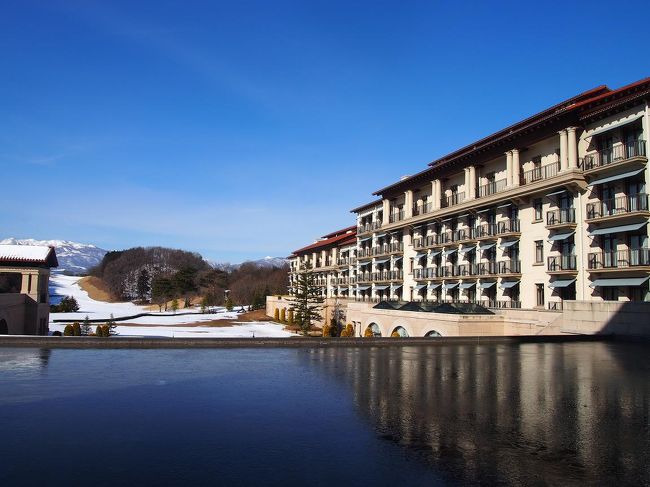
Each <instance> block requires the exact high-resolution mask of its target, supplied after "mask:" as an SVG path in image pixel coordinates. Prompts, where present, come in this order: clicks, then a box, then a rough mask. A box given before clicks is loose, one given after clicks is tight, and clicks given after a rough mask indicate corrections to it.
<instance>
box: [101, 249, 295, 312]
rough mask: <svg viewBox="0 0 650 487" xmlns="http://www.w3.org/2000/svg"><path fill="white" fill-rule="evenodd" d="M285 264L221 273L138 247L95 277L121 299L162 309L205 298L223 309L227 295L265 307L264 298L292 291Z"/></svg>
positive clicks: (190, 257)
mask: <svg viewBox="0 0 650 487" xmlns="http://www.w3.org/2000/svg"><path fill="white" fill-rule="evenodd" d="M287 271H288V266H287V265H286V264H284V265H282V266H281V267H269V266H268V265H259V264H256V263H253V262H248V263H244V264H242V265H240V266H238V267H234V268H226V269H217V268H214V267H212V266H210V264H208V263H207V262H206V261H205V260H203V258H202V257H201V256H200V255H199V254H196V253H191V252H185V251H183V250H175V249H167V248H163V247H136V248H132V249H128V250H123V251H117V252H108V253H107V254H106V255H105V256H104V258H103V260H102V262H101V263H100V264H99V265H98V266H97V267H95V268H93V269H92V270H91V274H92V275H94V276H96V277H99V278H100V279H102V280H103V281H104V282H105V283H106V285H107V287H108V289H109V290H110V292H111V294H112V295H113V296H114V297H116V298H119V299H124V300H131V301H136V300H137V301H141V302H152V303H156V304H162V303H165V302H167V301H169V300H172V299H179V300H181V299H182V300H185V301H186V302H189V301H190V300H192V299H193V298H196V297H201V298H204V299H203V301H204V303H205V304H206V305H210V306H212V305H220V304H223V303H224V298H225V290H226V289H229V290H230V297H231V299H232V300H233V301H234V303H235V304H254V305H257V306H261V305H263V303H264V296H266V295H268V294H284V293H286V291H287V283H288V278H287Z"/></svg>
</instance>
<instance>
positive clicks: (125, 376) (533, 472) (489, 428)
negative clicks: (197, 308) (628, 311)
mask: <svg viewBox="0 0 650 487" xmlns="http://www.w3.org/2000/svg"><path fill="white" fill-rule="evenodd" d="M648 351H649V349H648V348H647V347H643V346H636V345H628V344H608V343H572V344H541V345H540V344H523V345H486V346H474V345H449V346H446V345H445V346H436V347H399V348H398V347H395V348H377V349H369V348H337V349H308V348H306V349H250V350H246V349H235V350H227V349H224V350H221V349H216V350H58V349H57V350H38V349H0V484H1V485H91V484H92V485H118V484H124V483H126V481H127V479H128V483H139V484H144V485H154V484H155V485H178V484H185V485H220V484H222V485H226V484H229V485H284V486H286V485H307V484H308V485H328V486H331V485H333V484H334V483H336V484H341V485H459V484H467V485H469V484H476V483H482V484H485V485H491V484H501V485H522V484H527V485H545V484H546V485H597V484H600V485H604V484H610V485H612V484H617V485H643V484H649V483H650V474H649V468H648V464H649V463H650V453H649V452H650V432H649V431H650V428H649V421H650V420H649V418H650V381H648V372H649V371H650V358H649V357H650V354H648Z"/></svg>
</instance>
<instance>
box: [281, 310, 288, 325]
mask: <svg viewBox="0 0 650 487" xmlns="http://www.w3.org/2000/svg"><path fill="white" fill-rule="evenodd" d="M280 321H281V322H282V323H286V321H287V308H282V309H281V310H280Z"/></svg>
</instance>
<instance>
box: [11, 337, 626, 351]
mask: <svg viewBox="0 0 650 487" xmlns="http://www.w3.org/2000/svg"><path fill="white" fill-rule="evenodd" d="M612 339H613V337H611V336H609V337H607V336H602V335H567V336H565V335H561V336H547V335H545V336H501V337H496V336H490V337H485V336H480V337H438V338H302V337H292V338H151V337H128V338H126V337H124V338H121V337H112V338H97V337H52V336H47V337H45V336H3V337H0V347H32V348H134V349H137V348H298V347H306V348H314V347H408V346H440V345H487V344H512V343H565V342H594V341H606V340H612Z"/></svg>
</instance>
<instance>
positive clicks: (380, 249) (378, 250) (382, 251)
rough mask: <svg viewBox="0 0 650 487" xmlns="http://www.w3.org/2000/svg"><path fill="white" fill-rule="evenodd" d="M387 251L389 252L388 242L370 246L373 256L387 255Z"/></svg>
mask: <svg viewBox="0 0 650 487" xmlns="http://www.w3.org/2000/svg"><path fill="white" fill-rule="evenodd" d="M389 252H390V245H389V244H383V245H377V246H376V247H373V248H372V255H373V257H380V256H382V255H388V254H389Z"/></svg>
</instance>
